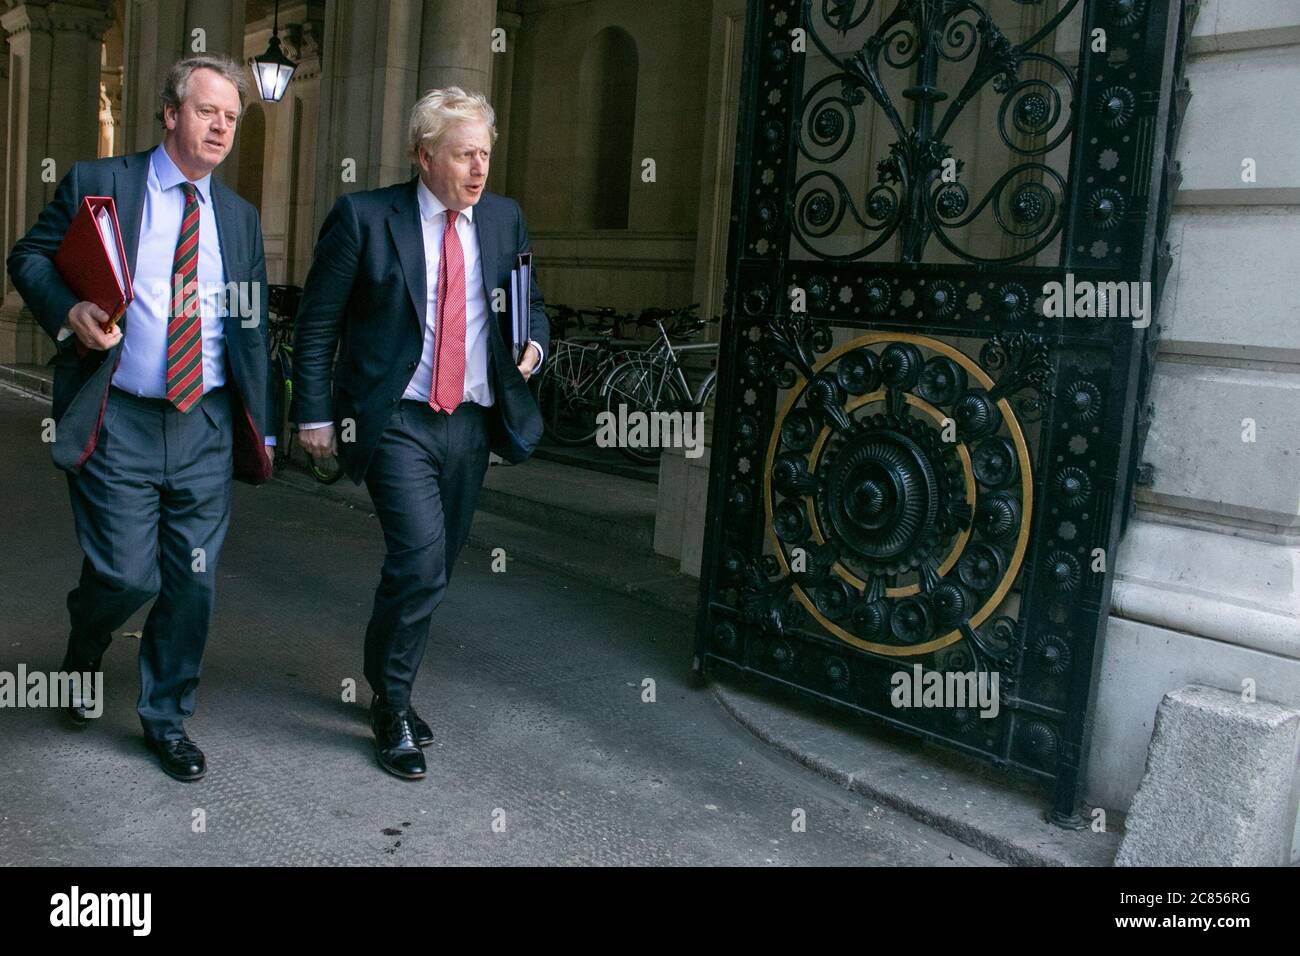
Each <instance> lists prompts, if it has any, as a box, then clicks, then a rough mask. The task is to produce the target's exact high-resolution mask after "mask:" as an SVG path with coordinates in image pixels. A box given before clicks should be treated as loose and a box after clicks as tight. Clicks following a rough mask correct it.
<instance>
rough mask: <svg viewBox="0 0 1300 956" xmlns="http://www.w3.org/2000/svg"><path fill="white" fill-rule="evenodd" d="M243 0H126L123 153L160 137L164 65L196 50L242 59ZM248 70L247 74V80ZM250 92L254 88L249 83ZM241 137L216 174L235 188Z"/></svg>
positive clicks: (157, 140) (155, 140) (249, 74)
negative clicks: (160, 89) (160, 1)
mask: <svg viewBox="0 0 1300 956" xmlns="http://www.w3.org/2000/svg"><path fill="white" fill-rule="evenodd" d="M244 11H245V0H182V2H168V3H159V2H157V0H127V6H126V37H125V46H126V56H125V60H126V63H125V77H124V80H123V94H122V127H123V129H122V136H123V148H122V150H121V151H122V152H124V153H133V152H137V151H139V150H142V149H148V148H150V147H151V146H154V145H156V144H157V143H159V142H160V141H161V140H162V125H161V124H160V123H159V121H158V117H157V113H158V109H159V100H158V90H159V88H160V87H161V86H162V81H163V77H164V76H165V75H166V73H167V68H168V67H170V66H171V65H172V64H173V63H175V62H176V61H177V60H179V59H181V58H183V57H186V56H189V55H191V54H194V53H201V52H206V53H224V54H227V55H228V56H232V57H234V58H235V59H236V60H240V61H242V60H243V59H244V16H245V14H244ZM252 79H253V78H252V74H251V72H249V73H248V80H249V83H250V84H251V83H252ZM249 92H250V95H251V96H256V95H257V93H256V91H255V90H253V89H252V87H251V85H250V90H249ZM238 169H239V136H238V135H236V136H235V145H234V147H233V148H232V149H231V151H230V155H229V156H227V157H226V161H225V162H224V163H222V164H221V167H220V169H219V170H218V173H217V175H218V176H220V177H221V178H222V181H223V182H225V183H226V184H227V185H229V186H231V187H232V188H234V189H236V190H237V189H238V183H237V182H236V178H237V177H236V171H237V170H238Z"/></svg>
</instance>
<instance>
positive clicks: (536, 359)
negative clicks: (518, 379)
mask: <svg viewBox="0 0 1300 956" xmlns="http://www.w3.org/2000/svg"><path fill="white" fill-rule="evenodd" d="M541 361H542V353H541V352H540V351H538V349H537V346H536V345H534V344H533V343H532V342H529V343H528V348H526V349H524V357H523V358H521V359H520V360H519V364H518V365H517V366H515V367H516V368H517V369H519V374H520V375H522V376H523V377H524V381H525V382H526V381H528V379H529V376H531V375H532V374H533V372H535V371H537V366H538V365H540V364H541Z"/></svg>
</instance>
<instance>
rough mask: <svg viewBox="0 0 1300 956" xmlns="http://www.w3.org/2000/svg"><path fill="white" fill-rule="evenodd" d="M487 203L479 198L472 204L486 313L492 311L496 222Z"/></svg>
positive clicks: (490, 313)
mask: <svg viewBox="0 0 1300 956" xmlns="http://www.w3.org/2000/svg"><path fill="white" fill-rule="evenodd" d="M485 198H486V197H485ZM490 208H491V206H490V204H489V203H485V202H483V201H482V200H479V201H478V202H477V203H476V204H475V205H474V234H475V235H476V236H477V237H478V265H479V276H480V278H481V279H482V280H483V296H484V298H485V299H486V301H487V304H488V314H489V315H493V316H495V315H496V314H497V313H495V312H493V311H492V289H493V287H494V286H495V284H496V279H495V276H496V275H498V273H497V269H496V263H497V259H496V257H497V246H496V228H495V227H496V222H495V221H494V220H493V219H492V213H491V212H490V211H489V210H490Z"/></svg>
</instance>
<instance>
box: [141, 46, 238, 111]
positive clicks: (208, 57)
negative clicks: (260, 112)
mask: <svg viewBox="0 0 1300 956" xmlns="http://www.w3.org/2000/svg"><path fill="white" fill-rule="evenodd" d="M195 70H212V71H213V72H214V73H217V74H219V75H220V76H221V77H222V78H224V79H227V80H229V81H230V82H231V83H233V84H234V85H235V89H236V90H237V91H238V92H239V111H240V112H241V113H242V112H243V111H244V97H245V96H246V95H247V94H248V80H247V78H246V77H245V76H244V65H243V64H242V63H240V62H238V61H236V60H233V59H231V58H230V57H228V56H222V55H221V54H212V53H200V54H198V55H196V56H187V57H186V58H185V59H183V60H177V61H176V62H175V63H173V64H172V65H171V67H170V68H169V69H168V70H167V76H166V77H164V79H163V85H162V90H161V91H160V92H159V96H160V97H161V98H162V108H160V109H159V110H158V112H157V114H156V115H157V117H158V120H159V121H160V122H161V123H162V124H163V126H164V127H165V126H166V125H167V121H166V120H165V119H164V116H163V113H164V110H166V108H167V107H169V106H170V107H172V108H173V109H176V110H179V109H180V108H181V104H182V103H183V102H185V94H186V93H187V92H188V91H189V85H190V74H192V73H193V72H194V71H195Z"/></svg>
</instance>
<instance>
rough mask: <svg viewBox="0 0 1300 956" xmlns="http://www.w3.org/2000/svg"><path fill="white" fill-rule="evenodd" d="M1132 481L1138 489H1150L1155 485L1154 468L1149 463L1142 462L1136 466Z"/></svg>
mask: <svg viewBox="0 0 1300 956" xmlns="http://www.w3.org/2000/svg"><path fill="white" fill-rule="evenodd" d="M1134 481H1135V482H1136V484H1137V486H1138V487H1139V488H1150V487H1151V486H1152V485H1154V484H1155V483H1156V466H1155V465H1153V464H1151V462H1149V461H1144V462H1142V463H1141V464H1140V465H1138V469H1137V477H1136V478H1135V479H1134Z"/></svg>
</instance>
